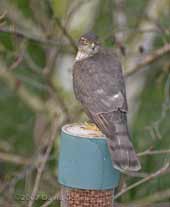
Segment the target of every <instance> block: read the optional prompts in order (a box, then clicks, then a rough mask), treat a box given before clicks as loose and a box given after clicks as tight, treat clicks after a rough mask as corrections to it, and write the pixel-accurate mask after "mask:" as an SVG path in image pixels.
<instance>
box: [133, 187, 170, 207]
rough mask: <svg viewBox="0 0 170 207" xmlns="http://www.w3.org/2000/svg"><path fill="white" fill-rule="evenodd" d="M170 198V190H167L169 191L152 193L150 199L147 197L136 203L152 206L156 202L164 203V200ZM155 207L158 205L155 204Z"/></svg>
mask: <svg viewBox="0 0 170 207" xmlns="http://www.w3.org/2000/svg"><path fill="white" fill-rule="evenodd" d="M169 197H170V189H167V190H163V191H159V192H156V193H152V195H150V196H148V197H145V198H143V199H140V200H138V201H135V203H136V204H137V205H143V206H145V205H148V204H151V203H156V202H159V201H162V200H166V199H169ZM155 205H156V204H154V206H155ZM169 205H170V204H169ZM169 205H168V206H169ZM162 206H163V205H160V207H162ZM168 206H167V207H168Z"/></svg>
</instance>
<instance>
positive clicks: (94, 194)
mask: <svg viewBox="0 0 170 207" xmlns="http://www.w3.org/2000/svg"><path fill="white" fill-rule="evenodd" d="M60 195H61V197H60V198H61V207H113V189H110V190H82V189H75V188H67V187H61V194H60Z"/></svg>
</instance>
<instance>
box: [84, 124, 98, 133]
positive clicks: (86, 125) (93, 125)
mask: <svg viewBox="0 0 170 207" xmlns="http://www.w3.org/2000/svg"><path fill="white" fill-rule="evenodd" d="M83 128H84V129H86V130H93V131H97V132H99V131H100V130H99V128H98V127H97V126H96V125H95V124H93V123H88V122H85V123H84V126H83Z"/></svg>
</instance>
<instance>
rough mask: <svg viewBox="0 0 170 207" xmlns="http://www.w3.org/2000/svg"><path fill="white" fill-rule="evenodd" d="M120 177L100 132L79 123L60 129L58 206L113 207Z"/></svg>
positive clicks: (104, 138)
mask: <svg viewBox="0 0 170 207" xmlns="http://www.w3.org/2000/svg"><path fill="white" fill-rule="evenodd" d="M119 176H120V173H119V172H118V171H117V170H116V169H113V167H112V162H111V159H110V154H109V151H108V146H107V142H106V137H105V136H104V135H103V134H102V133H101V132H100V131H96V130H87V129H86V127H85V126H84V125H82V124H70V125H65V126H64V127H63V128H62V134H61V144H60V156H59V166H58V180H59V183H60V184H61V197H60V199H61V207H113V196H114V188H115V187H116V186H117V185H118V182H119Z"/></svg>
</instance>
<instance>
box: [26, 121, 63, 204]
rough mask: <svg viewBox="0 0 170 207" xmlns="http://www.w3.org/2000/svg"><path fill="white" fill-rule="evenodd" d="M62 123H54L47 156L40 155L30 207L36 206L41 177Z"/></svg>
mask: <svg viewBox="0 0 170 207" xmlns="http://www.w3.org/2000/svg"><path fill="white" fill-rule="evenodd" d="M60 121H61V120H60ZM60 121H59V120H57V119H55V120H54V121H53V123H52V128H51V136H50V138H49V142H48V147H47V149H46V152H45V154H43V155H42V154H41V155H40V160H39V165H38V166H37V175H36V178H35V183H34V187H33V191H32V193H31V198H32V199H31V200H30V201H29V203H28V207H32V206H33V204H34V201H35V198H36V195H37V191H38V189H39V184H40V180H41V176H42V173H43V170H44V168H45V164H46V162H47V160H48V157H49V154H50V151H51V148H52V145H53V142H54V140H55V138H56V133H57V131H58V129H59V128H60V126H61V124H62V121H61V123H60Z"/></svg>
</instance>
